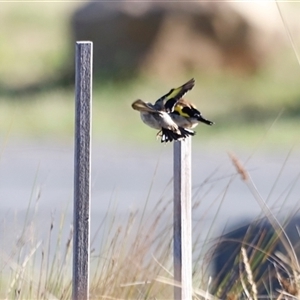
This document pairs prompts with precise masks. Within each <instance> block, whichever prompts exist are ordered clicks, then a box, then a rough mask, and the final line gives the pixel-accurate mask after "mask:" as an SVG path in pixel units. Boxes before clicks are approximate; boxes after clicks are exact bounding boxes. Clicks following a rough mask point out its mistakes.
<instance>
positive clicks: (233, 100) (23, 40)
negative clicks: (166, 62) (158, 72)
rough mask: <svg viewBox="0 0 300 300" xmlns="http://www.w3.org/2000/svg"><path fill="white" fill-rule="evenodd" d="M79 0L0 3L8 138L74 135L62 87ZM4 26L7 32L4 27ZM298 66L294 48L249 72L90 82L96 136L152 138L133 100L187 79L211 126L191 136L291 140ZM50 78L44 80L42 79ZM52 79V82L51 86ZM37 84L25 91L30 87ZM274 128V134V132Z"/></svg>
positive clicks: (0, 112)
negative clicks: (193, 82)
mask: <svg viewBox="0 0 300 300" xmlns="http://www.w3.org/2000/svg"><path fill="white" fill-rule="evenodd" d="M80 5H81V4H79V3H71V2H56V3H47V2H40V3H28V2H26V3H25V2H24V3H3V4H2V5H1V11H0V25H1V26H0V37H1V45H2V46H1V53H0V54H1V55H0V63H1V70H0V128H1V130H2V134H9V135H10V136H12V137H17V136H22V137H26V136H27V137H33V138H54V137H55V138H64V139H65V138H66V137H70V138H72V137H73V126H74V125H73V122H74V89H73V87H70V86H69V87H65V88H64V87H63V83H62V84H60V83H59V80H60V76H64V71H65V70H67V69H68V68H69V67H70V66H71V65H72V63H73V61H74V58H72V56H73V55H74V53H73V46H74V45H72V43H73V41H72V39H71V37H70V31H71V30H70V18H71V15H72V13H73V12H74V11H75V10H76V9H77V8H78V7H79V6H80ZM7 28H9V30H7ZM299 72H300V68H299V65H298V63H297V61H296V57H295V54H294V53H293V50H292V47H290V49H288V50H286V51H283V52H281V53H278V54H277V55H276V56H275V57H273V58H270V60H269V61H267V62H266V64H265V67H264V69H262V70H261V71H259V72H258V73H257V74H253V75H252V76H236V75H233V74H227V73H219V74H215V73H214V74H211V73H209V72H207V73H198V74H186V75H182V76H180V77H178V78H175V79H174V78H172V80H171V79H168V80H165V81H159V80H158V79H155V78H136V79H135V80H133V81H130V82H118V81H107V80H103V79H101V78H95V80H94V95H93V96H94V98H93V124H94V126H93V132H94V137H95V138H98V137H102V138H103V137H104V138H106V139H117V140H123V141H124V140H126V141H129V142H139V143H140V142H141V141H142V142H143V143H148V144H150V143H153V140H154V139H155V132H154V131H153V130H151V129H149V128H147V127H146V126H144V125H143V124H142V123H141V121H140V120H139V116H138V114H137V113H136V112H135V111H133V110H132V109H131V107H130V105H131V103H132V102H133V101H134V100H135V99H137V98H142V99H144V100H146V101H154V100H156V99H157V98H158V97H159V96H160V95H161V94H163V93H165V92H167V91H168V90H169V89H170V88H171V87H173V86H174V85H179V84H181V83H182V82H184V81H185V80H187V79H189V78H190V77H192V76H194V77H195V78H196V82H197V84H196V87H195V88H194V90H193V91H192V92H190V93H189V95H188V97H189V100H190V101H192V102H194V103H195V104H196V105H197V106H198V107H199V108H200V110H201V111H202V112H203V115H204V116H207V117H208V118H209V119H212V120H213V121H215V123H216V125H215V126H214V127H212V128H207V127H206V126H199V127H198V128H197V136H196V137H195V139H194V140H195V141H199V142H202V141H203V140H204V139H205V141H206V144H207V145H209V144H211V145H213V146H214V145H215V143H216V142H215V141H218V142H219V141H224V142H225V143H228V144H231V143H234V144H238V145H239V146H246V147H247V146H248V145H251V144H253V142H255V141H257V140H259V139H260V138H261V137H262V136H263V135H264V133H266V132H267V130H268V128H270V127H271V125H272V123H273V122H274V121H275V120H276V119H277V118H278V120H277V121H276V123H275V124H274V126H273V129H272V130H271V131H270V133H269V134H268V136H267V137H268V138H269V139H270V142H271V144H272V147H273V146H274V144H276V145H277V146H280V147H281V146H282V145H283V144H284V143H288V144H289V145H290V144H292V143H294V142H295V139H296V137H297V135H298V130H297V127H296V126H295V124H296V122H297V119H298V117H299V114H300V104H299V103H300V101H299V100H300V90H299V88H298V74H299ZM47 82H50V83H47ZM51 82H53V84H52V88H51ZM32 84H33V85H36V87H37V88H36V89H34V91H31V92H30V89H27V88H26V87H28V85H32ZM275 132H276V134H275Z"/></svg>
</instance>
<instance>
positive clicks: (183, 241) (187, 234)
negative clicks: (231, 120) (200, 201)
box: [174, 137, 192, 300]
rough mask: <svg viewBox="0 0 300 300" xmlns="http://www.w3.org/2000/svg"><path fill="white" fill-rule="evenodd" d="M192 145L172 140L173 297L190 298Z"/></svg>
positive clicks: (186, 141) (188, 142)
mask: <svg viewBox="0 0 300 300" xmlns="http://www.w3.org/2000/svg"><path fill="white" fill-rule="evenodd" d="M191 145H192V139H191V138H190V137H189V138H187V139H185V140H184V141H180V142H175V143H174V279H175V281H176V282H178V283H179V284H180V287H178V286H174V299H175V300H192V204H191V194H192V191H191Z"/></svg>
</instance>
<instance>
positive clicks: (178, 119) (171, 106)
mask: <svg viewBox="0 0 300 300" xmlns="http://www.w3.org/2000/svg"><path fill="white" fill-rule="evenodd" d="M194 85H195V80H194V79H193V78H192V79H191V80H189V81H188V82H187V83H185V84H184V85H182V86H181V87H179V88H177V89H172V90H171V91H170V92H169V93H168V94H166V95H165V96H163V97H161V98H160V99H159V100H157V101H162V102H163V105H164V108H165V111H167V112H169V113H170V115H171V117H172V119H173V121H174V122H175V123H176V124H177V125H178V126H181V127H184V128H190V129H192V128H195V127H196V126H197V125H198V124H199V122H202V123H205V124H207V125H213V124H214V122H212V121H209V120H207V119H205V118H204V117H203V116H202V114H201V112H200V111H199V110H198V109H197V108H196V106H195V105H194V104H192V103H190V102H188V101H187V100H185V99H183V98H182V97H183V96H184V95H185V93H186V92H187V91H189V90H191V89H192V88H193V87H194ZM176 91H177V92H176Z"/></svg>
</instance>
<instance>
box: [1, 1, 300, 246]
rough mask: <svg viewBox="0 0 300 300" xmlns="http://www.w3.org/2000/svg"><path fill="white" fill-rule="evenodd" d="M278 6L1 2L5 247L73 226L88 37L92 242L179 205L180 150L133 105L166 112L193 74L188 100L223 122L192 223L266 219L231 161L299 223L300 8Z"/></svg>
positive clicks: (196, 142) (199, 159)
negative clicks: (81, 61)
mask: <svg viewBox="0 0 300 300" xmlns="http://www.w3.org/2000/svg"><path fill="white" fill-rule="evenodd" d="M278 6H279V8H280V9H279V8H278ZM278 6H277V5H276V3H275V2H265V1H262V2H261V3H260V2H246V1H245V2H244V1H239V2H225V1H224V3H222V2H217V3H216V2H199V3H195V2H192V3H190V2H181V1H177V2H176V1H175V2H172V3H168V2H163V3H162V2H156V1H147V2H140V3H131V2H129V1H121V2H111V3H109V2H53V3H49V2H39V3H36V2H35V3H33V2H32V3H28V2H26V3H25V2H24V3H22V2H19V3H9V2H7V3H2V4H1V9H0V40H1V48H0V51H1V52H0V64H1V68H0V141H1V144H0V146H1V160H0V198H1V204H0V221H1V228H0V236H1V240H2V241H4V240H5V241H6V242H7V243H6V245H10V243H9V241H11V240H13V239H15V237H16V236H18V232H19V231H18V230H21V231H22V230H24V218H25V217H28V214H29V215H30V214H32V216H34V218H35V222H36V223H35V224H37V225H38V226H31V227H30V230H33V231H34V232H36V233H37V234H38V233H41V232H42V231H43V228H46V227H47V228H48V226H49V224H50V223H51V222H53V220H54V223H56V222H58V220H59V219H60V214H61V213H62V212H63V213H65V215H66V220H67V221H66V223H67V224H71V223H72V205H73V204H72V201H73V196H72V195H73V191H72V185H73V138H74V60H75V58H74V50H75V41H79V40H91V41H93V43H94V81H93V153H92V163H93V167H92V171H93V173H92V182H93V187H92V193H93V198H92V231H94V232H95V231H96V228H98V226H99V223H100V222H101V220H102V218H103V216H105V215H107V213H109V214H110V213H111V214H116V213H117V212H118V213H119V214H124V215H126V214H128V212H130V211H133V210H139V209H142V208H145V211H146V212H147V211H150V210H151V209H153V207H155V205H156V203H157V201H158V199H162V198H164V197H165V199H171V198H172V187H171V185H170V184H169V182H170V180H171V179H172V153H173V152H172V145H162V144H160V142H159V141H157V140H156V137H155V134H156V132H155V131H154V130H152V129H151V128H148V127H147V126H145V125H144V124H143V123H142V122H141V120H140V117H139V115H138V113H137V112H136V111H133V110H132V109H131V103H132V102H133V101H134V100H136V99H137V98H141V99H143V100H145V101H149V102H154V101H155V100H156V99H157V98H159V97H160V96H161V95H163V94H164V93H166V92H168V91H169V90H170V89H171V88H173V87H177V86H180V85H181V84H183V83H185V82H186V81H187V80H189V79H190V78H192V77H194V78H195V79H196V86H195V88H194V89H193V90H192V91H191V92H189V94H188V99H189V100H190V101H192V102H194V103H195V104H196V106H197V107H198V108H199V109H200V110H201V112H202V113H203V115H204V117H206V118H208V119H209V120H212V121H214V122H215V123H216V124H215V125H214V126H212V127H209V126H205V125H199V126H198V127H197V128H196V131H197V135H196V136H195V137H194V138H193V191H194V200H193V201H199V203H200V204H199V205H198V206H197V208H195V209H194V210H193V221H197V222H200V221H201V222H203V224H204V225H203V226H202V227H201V230H203V234H204V233H205V232H208V231H209V232H210V234H212V235H213V234H217V233H219V232H220V231H223V229H224V226H225V225H226V224H227V222H228V220H229V221H230V220H233V218H234V219H235V220H236V218H238V219H244V218H253V217H255V216H258V215H259V214H260V213H261V210H260V207H259V205H258V204H257V203H256V201H255V199H254V198H253V196H252V195H251V193H250V192H249V191H248V189H247V188H246V187H245V185H244V184H243V182H242V181H241V180H240V178H239V177H238V176H236V171H235V169H234V167H233V166H232V163H231V161H230V159H229V158H228V154H227V153H228V151H229V152H234V153H235V154H236V155H237V156H238V157H239V158H240V159H241V161H242V162H243V163H244V164H245V166H246V168H247V169H248V170H249V172H250V173H251V176H252V177H253V180H254V182H255V183H256V184H257V188H258V189H259V191H260V192H261V194H262V196H263V197H264V198H265V199H267V200H268V202H269V204H270V206H271V207H272V208H273V209H274V212H278V211H282V212H284V214H285V215H288V214H289V213H290V212H291V209H292V210H293V212H296V211H297V209H298V208H297V202H299V201H298V200H299V192H300V188H299V184H298V177H299V167H300V161H299V160H300V158H299V146H300V145H299V115H300V89H299V75H300V66H299V61H298V60H297V57H298V55H299V53H300V52H299V51H300V50H299V49H300V45H299V42H300V41H299V36H300V35H299V30H300V23H299V11H300V4H299V3H289V2H284V1H283V2H280V3H278ZM112 203H113V204H112ZM112 206H113V209H112ZM37 209H38V213H36V211H37ZM169 213H171V209H170V211H169ZM120 220H121V219H120ZM212 224H213V227H214V228H213V229H210V228H211V227H210V226H212ZM198 233H199V232H198ZM195 234H196V233H195ZM203 239H204V237H203Z"/></svg>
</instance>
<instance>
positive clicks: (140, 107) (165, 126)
mask: <svg viewBox="0 0 300 300" xmlns="http://www.w3.org/2000/svg"><path fill="white" fill-rule="evenodd" d="M131 106H132V108H133V109H135V110H137V111H139V112H140V115H141V119H142V121H143V122H144V123H145V124H146V125H148V126H150V127H152V128H154V129H158V130H159V132H158V133H157V135H159V134H160V133H161V142H162V143H166V142H172V141H173V140H175V141H176V140H182V139H185V138H186V137H188V136H190V135H194V134H195V132H194V131H192V130H189V129H185V128H183V127H181V126H178V125H177V124H176V123H175V122H174V121H173V120H172V118H171V116H170V115H169V113H167V112H165V111H164V109H163V107H161V106H160V105H156V103H155V104H154V105H153V104H151V103H146V102H144V101H142V100H140V99H138V100H136V101H134V102H133V103H132V105H131Z"/></svg>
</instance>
